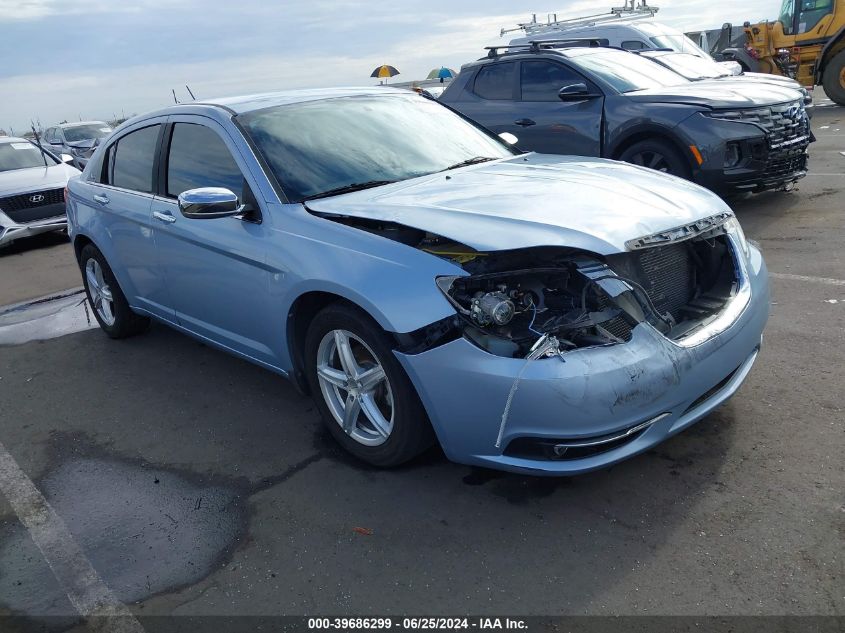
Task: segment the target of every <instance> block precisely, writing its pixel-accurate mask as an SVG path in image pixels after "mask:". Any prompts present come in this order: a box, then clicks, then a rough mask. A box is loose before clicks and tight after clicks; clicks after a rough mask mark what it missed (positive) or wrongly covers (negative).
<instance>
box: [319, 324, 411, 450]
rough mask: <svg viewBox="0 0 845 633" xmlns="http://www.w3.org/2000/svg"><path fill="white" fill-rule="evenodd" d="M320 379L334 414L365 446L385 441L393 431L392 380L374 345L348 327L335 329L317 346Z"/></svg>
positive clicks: (357, 440)
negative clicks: (373, 347)
mask: <svg viewBox="0 0 845 633" xmlns="http://www.w3.org/2000/svg"><path fill="white" fill-rule="evenodd" d="M317 379H318V381H319V384H320V391H321V392H322V394H323V398H325V401H326V404H327V405H328V407H329V411H331V414H332V417H334V419H335V421H336V422H337V423H338V424H339V425H340V428H341V429H343V432H344V433H346V434H347V435H348V436H349V437H351V438H352V439H354V440H355V441H356V442H358V443H360V444H363V445H365V446H379V445H381V444H384V443H385V442H386V441H387V439H388V438H389V437H390V433H391V432H392V431H393V420H394V414H395V407H394V402H393V392H392V391H391V389H390V381H389V380H388V379H387V374H386V373H385V371H384V367H382V365H381V363H380V362H379V360H378V358H377V357H376V355H375V354H374V353H373V351H372V349H370V347H369V346H368V345H367V344H366V343H364V341H362V340H361V339H360V338H359V337H357V336H356V335H354V334H353V333H352V332H349V331H347V330H332V331H330V332H328V333H327V334H326V335H325V336H324V337H323V338H322V340H321V341H320V345H319V346H318V348H317Z"/></svg>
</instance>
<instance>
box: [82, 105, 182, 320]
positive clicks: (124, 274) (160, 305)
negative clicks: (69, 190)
mask: <svg viewBox="0 0 845 633" xmlns="http://www.w3.org/2000/svg"><path fill="white" fill-rule="evenodd" d="M163 123H164V118H159V119H150V120H147V121H144V122H141V123H138V124H136V125H135V126H133V127H132V128H129V130H128V131H126V132H124V133H122V134H121V135H120V136H119V137H117V138H116V139H113V140H112V141H111V143H110V144H109V146H108V147H107V148H106V149H105V152H104V156H103V161H102V163H101V164H100V165H99V172H98V173H96V174H93V173H92V174H90V175H89V179H88V180H84V181H80V186H79V187H78V188H77V191H79V193H80V194H81V200H79V202H78V203H79V204H80V205H82V207H84V208H83V209H82V210H81V217H84V218H85V222H86V224H87V226H86V232H87V233H89V234H90V235H91V236H92V237H94V239H95V242H96V245H97V247H98V248H99V249H100V250H101V251H102V252H103V254H104V255H105V257H106V260H107V261H108V263H109V266H110V267H111V268H112V270H113V271H114V273H115V276H116V277H117V280H118V282H119V283H120V286H121V289H122V290H123V292H124V294H125V295H126V298H127V300H128V301H129V303H130V305H132V306H133V307H137V308H141V309H143V310H146V311H147V312H150V313H152V314H154V315H158V316H161V317H164V318H170V317H171V316H172V310H171V309H170V305H169V304H170V300H169V298H168V295H167V289H166V287H165V285H164V279H163V277H162V275H161V273H160V271H159V269H158V264H157V262H156V253H155V246H154V243H153V238H154V235H153V231H154V228H155V227H153V225H152V223H151V216H150V214H151V210H150V207H151V204H152V200H153V191H154V190H155V186H156V183H155V180H156V178H155V171H156V164H157V151H158V147H159V142H160V135H161V134H162V132H163V128H164V125H163Z"/></svg>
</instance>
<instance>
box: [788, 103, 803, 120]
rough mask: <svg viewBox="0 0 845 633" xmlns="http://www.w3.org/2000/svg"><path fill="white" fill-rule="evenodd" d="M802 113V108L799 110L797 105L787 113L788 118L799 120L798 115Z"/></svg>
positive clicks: (791, 107)
mask: <svg viewBox="0 0 845 633" xmlns="http://www.w3.org/2000/svg"><path fill="white" fill-rule="evenodd" d="M800 112H801V108H799V107H798V106H797V105H794V106H790V107H789V110H787V111H786V116H788V117H789V118H790V119H797V118H798V114H799V113H800Z"/></svg>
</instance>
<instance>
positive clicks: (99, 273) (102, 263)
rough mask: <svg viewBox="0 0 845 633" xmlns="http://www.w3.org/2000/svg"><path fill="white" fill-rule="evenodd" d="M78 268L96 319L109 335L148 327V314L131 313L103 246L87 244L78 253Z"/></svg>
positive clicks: (137, 332)
mask: <svg viewBox="0 0 845 633" xmlns="http://www.w3.org/2000/svg"><path fill="white" fill-rule="evenodd" d="M79 267H80V269H81V270H82V283H83V285H84V286H85V294H86V295H87V296H88V303H89V305H90V306H91V310H92V312H93V313H94V318H96V319H97V323H99V324H100V327H101V328H102V329H103V331H104V332H105V333H106V334H108V335H109V336H110V337H111V338H127V337H129V336H134V335H135V334H140V333H141V332H143V331H145V330H146V329H147V328H148V327H149V325H150V320H149V319H148V318H147V317H142V316H140V315H137V314H135V313H134V312H132V308H130V307H129V303H128V302H127V301H126V296H125V295H124V294H123V291H122V290H121V289H120V286H119V285H118V283H117V279H116V278H115V276H114V273H113V272H112V270H111V268H110V267H109V265H108V262H106V258H105V257H104V256H103V254H102V253H101V252H100V249H98V248H97V247H96V246H94V245H93V244H88V245H86V246H85V247H84V248H83V249H82V252H81V253H80V254H79Z"/></svg>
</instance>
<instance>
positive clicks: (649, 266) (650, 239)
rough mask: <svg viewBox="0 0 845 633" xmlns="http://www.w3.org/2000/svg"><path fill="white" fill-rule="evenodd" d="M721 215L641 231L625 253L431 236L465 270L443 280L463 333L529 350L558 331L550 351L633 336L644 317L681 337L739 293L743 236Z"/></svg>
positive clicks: (490, 346) (497, 348) (513, 352)
mask: <svg viewBox="0 0 845 633" xmlns="http://www.w3.org/2000/svg"><path fill="white" fill-rule="evenodd" d="M738 230H739V229H738V224H736V222H735V221H734V220H733V218H732V216H731V215H730V214H726V213H723V214H719V215H717V216H713V217H710V218H706V219H704V220H700V221H698V222H696V223H695V224H694V225H686V226H683V227H678V228H677V229H672V230H671V231H665V232H663V233H661V234H659V235H654V236H646V237H643V238H640V239H638V240H636V241H635V243H632V244H631V245H629V249H630V250H628V251H627V252H624V253H619V254H615V255H609V256H604V257H602V256H599V255H595V254H592V253H587V252H583V251H578V250H570V249H565V248H551V247H537V248H529V249H522V250H519V251H508V252H497V253H475V252H472V251H471V250H470V249H466V248H464V247H461V246H460V245H457V244H448V243H447V244H441V245H428V246H427V247H425V248H426V250H428V251H429V252H432V253H434V254H441V256H444V257H450V258H452V260H453V261H455V262H456V263H459V265H460V266H461V267H462V268H463V269H464V270H465V271H466V272H467V273H468V275H466V276H444V277H439V278H438V279H437V280H436V283H437V286H438V287H439V288H440V290H441V291H442V292H443V293H444V294H445V296H446V297H447V299H448V300H449V301H450V302H451V303H452V305H453V306H454V307H455V309H456V311H457V313H458V315H459V318H460V327H461V329H462V334H463V336H465V337H466V338H467V339H468V340H469V341H471V342H472V343H473V344H475V345H477V346H478V347H480V348H482V349H484V350H485V351H487V352H489V353H491V354H494V355H497V356H504V357H508V358H526V357H528V356H529V354H531V353H532V352H533V351H535V350H536V346H537V344H538V341H539V340H540V339H543V338H550V337H554V340H555V344H554V345H552V346H549V347H548V349H547V350H546V355H553V354H562V353H565V352H567V351H570V350H576V349H581V348H585V347H594V346H603V345H615V344H620V343H625V342H627V341H629V340H630V339H631V332H632V330H633V328H634V327H636V326H637V325H638V324H640V323H643V322H646V323H648V324H650V325H651V326H652V327H653V328H655V329H656V330H657V331H659V332H660V333H661V334H662V335H664V336H665V337H667V338H668V339H670V340H672V341H676V342H682V341H684V340H685V339H687V338H689V337H691V336H693V335H694V334H695V333H696V332H697V331H700V330H702V329H704V328H706V326H707V325H708V324H709V323H710V322H711V321H713V320H714V319H715V318H716V317H717V315H718V314H719V313H720V312H721V311H722V310H723V309H724V307H725V306H726V305H727V303H728V302H729V301H730V300H731V299H732V298H733V297H734V296H735V295H736V294H737V292H738V290H739V287H740V282H741V278H742V273H741V262H740V260H739V259H738V257H737V256H736V254H735V252H734V249H733V247H732V241H731V240H732V237H731V236H732V235H733V236H735V237H734V241H736V242H737V244H738V245H739V250H740V255H741V254H742V249H743V248H744V246H743V244H745V238H744V236H742V235H741V233H737V231H738Z"/></svg>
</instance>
